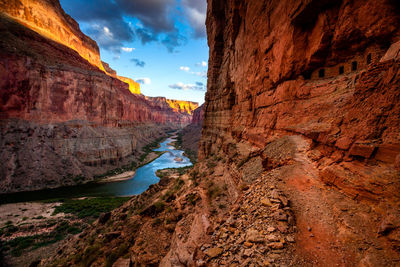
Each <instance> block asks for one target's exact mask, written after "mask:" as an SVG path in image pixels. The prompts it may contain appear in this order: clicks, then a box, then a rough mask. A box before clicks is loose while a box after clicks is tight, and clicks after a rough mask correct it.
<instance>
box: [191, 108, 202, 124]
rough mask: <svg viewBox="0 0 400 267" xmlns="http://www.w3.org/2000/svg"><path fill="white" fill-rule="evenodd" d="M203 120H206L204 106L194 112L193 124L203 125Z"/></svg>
mask: <svg viewBox="0 0 400 267" xmlns="http://www.w3.org/2000/svg"><path fill="white" fill-rule="evenodd" d="M203 119H204V108H203V105H201V106H200V107H198V108H196V109H195V110H194V111H193V118H192V124H196V125H202V124H203Z"/></svg>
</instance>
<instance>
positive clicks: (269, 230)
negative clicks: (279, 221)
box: [267, 226, 276, 233]
mask: <svg viewBox="0 0 400 267" xmlns="http://www.w3.org/2000/svg"><path fill="white" fill-rule="evenodd" d="M275 230H276V228H275V227H273V226H269V227H268V228H267V231H268V232H270V233H272V232H273V231H275Z"/></svg>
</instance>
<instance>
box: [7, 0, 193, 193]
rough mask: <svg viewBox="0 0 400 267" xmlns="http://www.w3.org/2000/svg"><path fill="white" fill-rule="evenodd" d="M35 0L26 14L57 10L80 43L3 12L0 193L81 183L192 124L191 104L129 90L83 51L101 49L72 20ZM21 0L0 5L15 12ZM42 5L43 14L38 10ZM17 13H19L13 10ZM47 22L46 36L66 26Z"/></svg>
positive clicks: (56, 7) (127, 161) (55, 5)
mask: <svg viewBox="0 0 400 267" xmlns="http://www.w3.org/2000/svg"><path fill="white" fill-rule="evenodd" d="M39 2H40V5H38V6H36V5H35V6H32V8H28V9H27V10H26V11H25V13H24V14H30V13H29V12H31V13H32V14H36V15H38V14H41V16H44V15H45V14H52V15H54V16H52V19H53V20H57V21H63V24H62V25H63V27H65V29H70V30H71V29H72V30H71V31H75V32H73V34H72V35H71V36H70V38H72V39H74V40H75V39H76V40H77V41H76V42H75V41H74V42H73V43H75V44H76V43H79V44H81V46H78V47H74V49H71V48H69V47H67V46H64V45H62V44H60V43H59V42H56V41H53V39H54V38H50V39H49V38H48V35H46V34H45V35H42V32H40V31H38V32H39V33H38V32H35V31H32V30H31V29H30V28H31V27H25V26H24V25H23V24H20V23H21V21H20V20H14V19H11V18H10V17H9V16H8V15H5V14H3V13H2V14H1V15H0V32H1V38H0V87H1V91H0V95H1V102H0V125H1V141H0V147H1V152H0V158H1V160H2V162H3V164H2V165H1V167H0V168H1V170H0V173H1V177H0V192H1V193H5V192H16V191H24V190H36V189H42V188H48V187H57V186H60V185H72V184H76V183H83V182H87V181H89V180H93V177H94V175H97V174H103V173H105V172H106V171H107V170H110V169H115V168H118V167H121V166H123V165H126V164H130V163H131V162H132V161H136V160H137V159H138V158H139V156H140V154H141V148H142V147H143V146H144V145H146V144H147V143H149V142H151V141H153V140H155V139H156V138H159V137H161V136H163V135H165V132H166V131H169V130H172V129H177V128H180V127H182V126H185V125H186V124H188V123H190V121H191V111H192V110H191V109H190V108H192V109H194V108H195V104H194V103H190V104H188V105H189V106H190V108H189V109H186V110H183V111H176V110H174V109H172V108H171V107H170V106H169V105H168V104H167V102H166V100H165V99H164V103H159V102H157V101H149V100H148V99H147V98H146V97H145V96H143V95H140V94H133V93H131V91H130V87H131V85H130V84H129V85H128V84H127V83H125V82H122V81H121V80H120V79H118V78H116V77H113V76H109V75H108V74H107V73H105V72H103V71H101V69H99V68H98V67H99V65H96V64H94V63H93V62H94V61H92V62H88V61H87V60H86V59H87V58H85V57H82V56H81V53H84V52H82V51H86V52H87V53H88V55H94V54H95V55H98V48H97V45H96V43H95V42H94V41H92V40H91V39H89V38H88V37H87V36H84V35H80V34H82V33H81V32H80V31H79V34H77V33H76V31H78V30H79V27H78V25H77V23H76V22H75V21H73V20H72V19H71V18H70V17H68V15H66V14H65V13H64V12H63V11H62V10H61V9H60V7H59V4H58V2H57V1H49V2H46V1H44V2H43V1H39ZM18 3H19V1H11V2H7V5H5V2H2V3H1V7H2V9H3V8H4V7H7V8H9V9H7V12H8V13H13V10H14V9H13V4H15V5H17V7H19V4H18ZM26 3H29V4H32V5H33V4H34V3H36V1H27V2H26ZM43 3H46V5H43ZM47 4H48V6H47ZM50 4H51V5H50ZM44 6H45V7H46V10H45V11H46V12H47V13H41V11H42V8H43V7H44ZM17 7H16V8H17ZM28 11H29V12H28ZM14 13H15V15H16V16H17V15H21V12H20V11H19V9H18V8H17V9H16V10H14ZM58 15H60V16H59V17H57V16H58ZM29 18H30V17H29ZM34 21H36V23H38V21H39V20H37V19H35V20H34ZM52 25H53V26H54V25H56V24H54V23H53V22H51V20H49V25H47V26H49V27H48V31H49V33H51V34H56V35H57V36H58V35H59V34H60V32H58V30H57V29H64V28H60V27H58V26H54V27H52ZM56 30H57V31H56ZM54 31H56V32H54ZM61 32H65V31H64V30H62V31H61ZM65 38H66V39H68V38H67V37H66V36H64V37H63V39H65ZM77 51H78V52H80V53H78V52H77ZM86 52H85V53H86ZM91 58H92V59H93V58H95V57H91ZM95 62H97V60H96V61H95ZM100 67H101V66H100ZM138 92H139V91H137V92H136V93H138Z"/></svg>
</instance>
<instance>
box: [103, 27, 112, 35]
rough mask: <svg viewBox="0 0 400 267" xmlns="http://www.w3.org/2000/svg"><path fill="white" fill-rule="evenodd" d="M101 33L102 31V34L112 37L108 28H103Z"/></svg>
mask: <svg viewBox="0 0 400 267" xmlns="http://www.w3.org/2000/svg"><path fill="white" fill-rule="evenodd" d="M103 31H104V34H105V35H107V36H108V37H113V34H112V32H111V31H110V29H109V28H108V27H106V26H104V27H103Z"/></svg>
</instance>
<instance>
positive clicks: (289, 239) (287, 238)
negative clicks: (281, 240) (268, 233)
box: [286, 235, 294, 243]
mask: <svg viewBox="0 0 400 267" xmlns="http://www.w3.org/2000/svg"><path fill="white" fill-rule="evenodd" d="M286 240H287V242H290V243H294V237H293V236H291V235H288V236H287V237H286Z"/></svg>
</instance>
